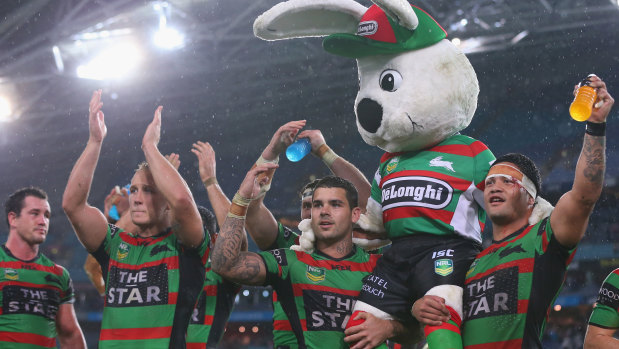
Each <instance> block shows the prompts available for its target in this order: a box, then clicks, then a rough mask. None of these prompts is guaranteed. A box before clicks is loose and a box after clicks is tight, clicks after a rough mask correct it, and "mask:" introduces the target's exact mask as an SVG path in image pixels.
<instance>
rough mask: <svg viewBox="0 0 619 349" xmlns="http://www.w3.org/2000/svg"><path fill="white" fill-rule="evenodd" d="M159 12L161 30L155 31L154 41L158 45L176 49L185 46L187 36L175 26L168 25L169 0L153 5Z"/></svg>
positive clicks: (167, 48)
mask: <svg viewBox="0 0 619 349" xmlns="http://www.w3.org/2000/svg"><path fill="white" fill-rule="evenodd" d="M153 8H154V9H155V11H156V12H157V13H158V14H159V30H157V31H156V32H155V35H154V36H153V41H154V43H155V45H156V46H157V47H160V48H163V49H166V50H174V49H178V48H181V47H183V46H185V36H184V35H183V34H182V33H181V32H179V31H178V30H176V29H174V28H170V27H168V17H169V16H170V10H171V6H170V4H168V3H167V2H156V3H154V5H153Z"/></svg>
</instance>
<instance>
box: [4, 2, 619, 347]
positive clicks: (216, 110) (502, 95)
mask: <svg viewBox="0 0 619 349" xmlns="http://www.w3.org/2000/svg"><path fill="white" fill-rule="evenodd" d="M277 2H278V1H275V0H233V1H223V0H169V1H135V0H134V1H126V0H105V1H102V0H101V1H96V0H63V1H53V0H31V1H26V0H21V1H20V0H3V1H1V2H0V121H1V122H0V154H2V155H0V178H2V180H1V181H0V195H1V196H2V197H3V201H4V200H5V199H6V197H7V196H8V195H9V194H10V193H11V192H13V191H14V190H16V189H17V188H20V187H23V186H28V185H36V186H40V187H42V188H43V189H45V190H46V191H47V192H48V194H49V195H50V204H51V207H52V220H51V227H50V233H49V236H48V240H47V242H46V243H45V244H44V245H43V246H42V250H43V252H44V253H45V254H46V255H48V256H49V257H50V258H52V259H53V260H55V261H56V262H57V263H59V264H61V265H63V266H65V267H67V268H68V269H69V271H70V273H71V276H72V278H73V281H74V283H75V288H76V295H77V303H76V310H77V313H78V318H79V321H80V324H81V325H82V328H83V329H84V331H85V333H86V336H87V340H88V343H89V345H90V347H92V348H95V347H96V342H97V338H98V333H99V326H100V319H101V308H102V300H101V299H100V297H99V296H98V295H97V293H96V291H95V290H94V288H93V287H92V286H91V285H90V283H89V282H88V279H87V277H86V275H85V273H84V271H83V269H82V265H83V261H84V259H85V258H86V252H85V250H84V248H83V247H82V246H81V245H80V243H79V242H78V241H77V239H76V237H75V235H74V233H73V230H72V228H71V226H70V224H69V223H68V220H67V219H66V217H65V216H64V214H63V212H62V209H61V205H60V202H61V197H62V192H63V190H64V186H65V184H66V181H67V178H68V176H69V172H70V170H71V168H72V166H73V164H74V162H75V160H76V159H77V158H78V156H79V154H80V153H81V151H82V150H83V147H84V146H85V144H86V141H87V138H88V120H87V112H88V101H89V98H90V96H91V94H92V91H93V90H95V89H98V88H102V89H103V102H104V107H103V110H104V112H105V119H106V124H107V127H108V136H107V139H106V141H105V143H104V149H103V151H102V154H101V158H100V161H99V165H98V169H97V173H96V175H95V180H94V185H93V187H92V191H91V193H90V203H91V204H93V205H96V206H99V207H101V208H102V207H103V199H104V197H105V195H106V194H107V193H108V192H109V191H110V189H111V188H113V187H114V186H115V185H120V186H122V185H125V184H127V183H129V181H130V179H131V176H132V174H133V170H134V168H135V167H136V164H137V163H139V162H140V161H142V160H143V153H142V151H141V149H140V144H141V138H142V135H143V132H144V130H145V128H146V126H147V124H148V123H149V122H150V121H151V119H152V115H153V111H154V110H155V108H156V106H157V105H163V106H164V110H163V128H162V129H163V131H162V140H161V143H160V149H161V151H162V152H163V153H170V152H177V153H179V154H180V157H181V162H182V163H181V168H180V172H181V174H182V175H183V176H184V178H185V179H186V180H187V182H188V183H189V185H190V187H191V189H192V191H193V193H194V196H195V198H196V201H197V202H198V203H200V204H203V205H207V206H208V202H207V196H206V191H205V190H204V188H203V186H202V183H201V182H200V178H199V176H198V168H197V161H196V158H195V156H194V155H193V154H191V153H190V151H189V150H190V149H191V144H192V143H193V142H195V141H198V140H202V141H208V142H210V143H211V144H212V146H213V147H214V149H215V152H216V154H217V160H218V162H217V174H218V179H219V183H220V185H221V186H222V188H223V189H224V191H225V192H226V194H227V195H228V196H230V197H231V196H232V195H233V194H234V192H235V191H236V188H237V187H238V184H239V183H240V181H241V179H242V178H243V177H244V175H245V173H246V170H247V169H248V168H249V167H250V166H251V165H252V164H253V162H254V161H255V160H256V158H257V157H258V156H259V154H260V151H261V149H263V148H264V146H266V144H267V143H268V141H269V140H270V138H271V136H272V134H273V132H274V131H275V130H277V128H278V127H279V126H280V125H282V124H284V123H285V122H287V121H291V120H298V119H307V123H308V127H307V128H313V129H320V130H321V131H322V133H323V135H324V136H325V138H326V140H327V142H328V143H329V145H330V146H331V147H332V148H333V149H334V150H335V152H337V153H338V154H339V155H341V156H343V157H345V158H346V159H348V160H350V161H351V162H352V163H354V164H355V165H356V166H358V167H359V168H360V169H361V171H362V172H363V173H364V174H366V176H368V178H371V176H372V175H373V174H374V172H375V170H376V168H377V165H378V160H379V158H380V156H381V153H382V152H381V151H380V150H379V149H377V148H373V147H370V146H368V145H367V144H365V143H364V142H363V141H362V139H361V137H360V136H359V134H358V133H357V129H356V125H355V115H354V110H353V103H354V98H355V95H356V92H357V71H356V64H355V62H354V61H353V60H350V59H346V58H342V57H337V56H333V55H330V54H327V53H326V52H325V51H323V50H322V47H321V39H319V38H311V39H303V40H289V41H280V42H265V41H262V40H259V39H257V38H255V37H254V36H253V32H252V24H253V21H254V19H255V18H256V17H257V16H258V15H259V14H261V13H262V12H264V11H266V10H267V9H269V8H270V7H272V6H273V5H274V4H276V3H277ZM359 2H360V3H362V4H363V5H365V6H369V5H370V4H371V3H370V2H369V1H365V0H364V1H359ZM412 3H413V4H415V5H418V6H419V7H421V8H423V9H425V10H426V11H427V12H428V13H429V14H430V15H432V16H433V17H434V18H435V19H436V20H437V21H438V22H439V23H440V24H441V25H442V26H443V28H445V30H446V31H447V32H448V35H449V36H448V39H450V40H452V42H454V44H456V45H458V46H460V48H461V49H462V50H463V51H464V52H466V53H467V55H468V57H469V59H470V60H471V63H472V64H473V66H474V67H475V69H476V72H477V75H478V79H479V83H480V89H481V92H480V95H479V103H478V108H477V113H476V116H475V118H474V120H473V122H472V124H471V125H470V126H469V127H468V128H467V129H466V130H465V131H464V133H465V134H467V135H470V136H472V137H474V138H477V139H479V140H481V141H483V142H485V143H486V144H487V145H488V146H489V147H490V149H491V150H492V151H493V152H494V153H495V154H496V155H501V154H504V153H506V152H512V151H516V152H523V153H525V154H527V155H529V156H531V157H532V158H533V159H534V160H535V161H536V162H537V164H538V166H539V167H540V169H541V170H542V174H543V176H544V178H545V179H544V184H543V189H542V195H543V196H544V197H546V198H547V199H549V201H551V202H552V203H555V202H556V200H558V198H559V197H560V195H561V194H562V193H564V192H565V191H566V190H569V188H570V187H571V180H572V178H573V169H574V166H575V160H576V157H577V155H578V153H579V151H580V145H581V139H582V136H583V133H584V124H581V123H577V122H575V121H573V120H572V119H570V117H569V114H568V111H567V110H568V107H569V104H570V102H571V100H572V99H573V95H572V89H573V86H574V84H576V83H578V82H579V81H580V80H581V79H583V78H584V77H585V76H587V75H588V74H589V73H596V74H597V75H599V76H600V77H602V78H603V79H604V80H605V81H606V83H607V85H608V89H609V91H610V93H611V94H613V95H614V96H615V98H616V99H617V97H618V96H619V76H618V75H617V72H618V70H619V44H618V42H617V37H618V36H619V35H618V34H619V5H618V3H617V1H616V0H586V1H585V0H560V1H559V0H520V1H505V0H467V1H453V0H452V1H428V0H416V1H412ZM617 110H618V107H617V106H615V108H614V110H613V111H612V114H611V116H610V117H609V118H610V121H609V124H608V130H607V134H608V151H607V157H608V165H607V173H606V185H605V190H604V193H603V196H602V199H601V200H600V202H599V203H598V205H597V207H596V209H595V212H594V214H593V216H592V218H591V222H590V225H589V230H588V232H587V236H586V237H585V239H584V241H583V243H582V244H581V245H580V247H579V250H578V253H577V255H576V258H575V259H574V262H573V263H572V265H571V266H570V269H569V272H568V275H567V280H566V283H565V286H564V289H563V291H562V293H561V295H560V296H559V298H558V299H557V300H556V304H555V305H554V307H553V309H552V311H551V314H550V321H549V324H548V326H547V330H546V335H545V344H546V345H547V346H548V347H549V348H577V347H581V346H582V340H583V335H584V328H585V326H586V320H587V318H588V316H589V312H590V309H591V305H592V304H593V302H594V301H595V299H596V296H597V291H598V289H599V287H600V285H601V282H602V280H603V279H604V277H605V276H606V275H607V274H608V273H609V272H610V271H611V270H613V269H614V268H616V267H617V266H619V244H616V242H615V241H616V238H615V236H616V235H617V234H618V233H619V222H618V221H617V216H618V215H619V214H618V213H619V211H618V209H617V198H618V195H619V186H618V185H619V184H618V183H617V180H618V179H619V152H618V151H617V144H618V141H617V139H616V138H615V137H614V135H616V134H617V133H618V132H617V131H618V130H619V127H618V125H619V123H618V122H617V121H615V120H613V119H616V118H617V117H618V112H617ZM326 174H327V170H326V167H325V166H324V165H322V163H321V161H319V160H317V159H315V158H312V157H308V158H306V159H304V160H302V161H301V162H299V163H290V162H288V161H287V160H283V161H281V162H280V169H279V170H278V172H277V176H276V179H275V181H274V185H273V186H272V189H271V191H270V193H269V194H268V198H267V200H266V203H267V205H268V206H269V207H270V208H271V209H272V211H273V212H274V213H275V214H276V216H277V217H278V218H281V219H286V220H287V221H288V222H290V221H294V220H297V219H298V217H299V196H298V190H299V189H300V188H301V187H302V185H303V184H305V183H306V182H307V181H308V180H309V179H311V178H315V177H321V176H324V175H326ZM2 231H3V232H5V233H6V229H3V230H2ZM488 236H489V235H488V234H486V237H488ZM4 239H5V237H1V238H0V240H2V241H4ZM270 298H271V291H270V290H269V289H264V288H245V289H243V290H242V291H241V293H240V294H239V296H238V297H237V301H236V308H235V311H234V312H233V314H232V317H231V319H230V322H229V324H228V327H227V331H226V334H225V338H224V341H223V342H222V344H221V347H224V348H227V347H229V348H236V347H247V348H250V347H252V348H266V347H269V346H270V345H271V332H270V331H271V314H272V313H271V305H270V304H271V303H270Z"/></svg>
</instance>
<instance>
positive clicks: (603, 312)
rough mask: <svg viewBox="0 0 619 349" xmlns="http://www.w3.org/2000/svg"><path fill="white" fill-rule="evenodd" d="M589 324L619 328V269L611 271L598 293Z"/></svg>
mask: <svg viewBox="0 0 619 349" xmlns="http://www.w3.org/2000/svg"><path fill="white" fill-rule="evenodd" d="M589 325H594V326H598V327H602V328H607V329H617V328H619V269H615V270H613V272H612V273H610V274H609V275H608V276H607V277H606V280H604V283H603V284H602V288H600V293H599V294H598V299H597V302H596V303H595V306H594V307H593V312H592V313H591V318H589Z"/></svg>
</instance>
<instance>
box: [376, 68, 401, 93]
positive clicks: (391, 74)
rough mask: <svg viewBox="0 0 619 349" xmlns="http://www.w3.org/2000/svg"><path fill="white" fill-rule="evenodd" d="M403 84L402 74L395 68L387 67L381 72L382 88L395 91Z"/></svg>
mask: <svg viewBox="0 0 619 349" xmlns="http://www.w3.org/2000/svg"><path fill="white" fill-rule="evenodd" d="M401 84H402V75H400V73H398V72H397V71H395V70H391V69H387V70H385V71H384V72H382V74H380V88H382V89H383V90H385V91H389V92H395V91H396V90H397V89H398V88H399V87H400V85H401Z"/></svg>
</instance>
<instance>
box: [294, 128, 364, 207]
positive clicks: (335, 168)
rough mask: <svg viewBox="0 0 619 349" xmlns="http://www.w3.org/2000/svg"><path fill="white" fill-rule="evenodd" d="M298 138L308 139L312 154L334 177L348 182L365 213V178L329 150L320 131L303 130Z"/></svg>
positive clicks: (356, 169)
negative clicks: (355, 191) (355, 189)
mask: <svg viewBox="0 0 619 349" xmlns="http://www.w3.org/2000/svg"><path fill="white" fill-rule="evenodd" d="M298 138H308V139H309V140H310V144H311V145H312V154H314V155H315V156H316V157H318V158H319V159H321V160H322V161H323V162H324V163H325V165H327V167H329V169H330V170H331V172H333V174H334V175H336V176H338V177H342V178H344V179H347V180H349V181H350V182H351V183H352V184H353V185H354V186H355V188H357V192H358V193H359V207H361V209H362V210H363V212H365V207H366V205H367V202H368V198H369V197H370V193H371V185H370V182H368V180H367V178H365V176H364V175H363V173H361V171H359V169H358V168H357V167H355V165H353V164H351V163H350V162H348V161H347V160H346V159H344V158H343V157H341V156H338V155H337V154H335V152H333V150H331V148H329V146H328V145H327V142H326V141H325V138H324V136H323V135H322V132H320V130H305V131H303V132H301V133H299V137H298Z"/></svg>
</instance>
